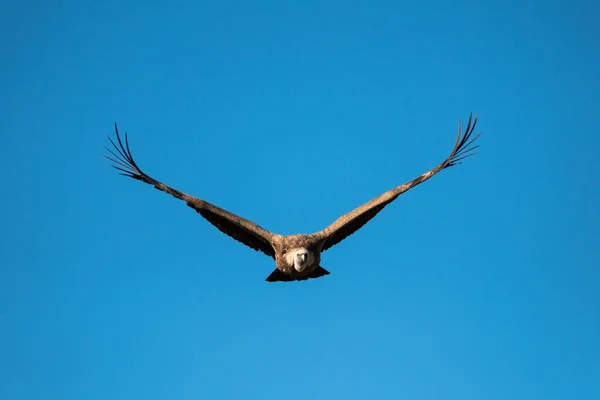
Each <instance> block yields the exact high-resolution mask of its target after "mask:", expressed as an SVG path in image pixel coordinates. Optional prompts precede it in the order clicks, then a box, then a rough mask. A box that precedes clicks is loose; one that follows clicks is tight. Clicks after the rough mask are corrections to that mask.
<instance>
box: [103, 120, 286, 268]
mask: <svg viewBox="0 0 600 400" xmlns="http://www.w3.org/2000/svg"><path fill="white" fill-rule="evenodd" d="M115 131H116V134H117V142H118V144H119V145H118V146H117V145H116V144H115V142H114V141H113V140H112V139H111V138H110V137H109V138H108V140H110V142H111V143H112V145H113V147H114V148H115V150H116V153H115V152H114V151H112V150H111V149H109V148H106V147H105V148H106V150H108V151H109V152H110V154H111V155H112V157H111V156H105V157H106V158H108V159H109V160H110V161H112V162H113V163H114V165H112V167H114V168H116V169H118V170H119V171H121V174H120V175H124V176H128V177H130V178H133V179H137V180H139V181H142V182H145V183H149V184H150V185H153V186H154V187H155V188H156V189H158V190H161V191H163V192H165V193H168V194H170V195H171V196H173V197H175V198H178V199H179V200H183V201H185V202H186V204H187V205H188V206H190V207H191V208H193V209H194V210H196V212H198V213H199V214H200V215H202V216H203V217H204V218H205V219H206V220H208V222H210V223H211V224H213V225H214V226H215V227H217V228H218V229H219V230H220V231H221V232H223V233H225V234H227V235H228V236H231V237H232V238H234V239H235V240H237V241H239V242H241V243H243V244H245V245H246V246H248V247H251V248H253V249H254V250H257V251H262V252H263V253H265V254H266V255H268V256H271V257H273V258H275V251H274V249H273V246H272V245H271V240H272V238H273V236H274V235H273V234H272V233H271V232H269V231H267V230H266V229H263V228H261V227H260V226H258V225H257V224H255V223H254V222H252V221H249V220H247V219H244V218H242V217H239V216H237V215H235V214H233V213H230V212H229V211H227V210H224V209H222V208H219V207H217V206H215V205H214V204H211V203H209V202H208V201H205V200H202V199H199V198H197V197H193V196H190V195H188V194H185V193H182V192H180V191H179V190H176V189H173V188H171V187H169V186H167V185H165V184H163V183H161V182H159V181H157V180H156V179H154V178H152V177H150V176H148V175H146V174H145V173H144V172H142V170H141V169H140V168H139V167H138V165H137V164H136V162H135V161H134V160H133V156H132V155H131V151H130V150H129V143H128V140H127V133H125V144H123V141H121V137H120V136H119V130H118V129H117V124H116V123H115Z"/></svg>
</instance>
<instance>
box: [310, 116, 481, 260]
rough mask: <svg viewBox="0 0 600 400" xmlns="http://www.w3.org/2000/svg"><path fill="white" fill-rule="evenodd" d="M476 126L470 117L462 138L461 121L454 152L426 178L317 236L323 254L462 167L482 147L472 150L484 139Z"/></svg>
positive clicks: (378, 199)
mask: <svg viewBox="0 0 600 400" xmlns="http://www.w3.org/2000/svg"><path fill="white" fill-rule="evenodd" d="M476 124H477V117H475V119H474V120H473V114H472V113H471V114H470V115H469V122H468V124H467V128H466V130H465V134H464V135H462V137H461V131H462V125H461V123H460V121H459V123H458V136H457V138H456V143H455V145H454V148H453V149H452V152H451V153H450V155H449V156H448V158H446V159H445V160H444V161H443V162H442V163H440V164H439V165H437V166H436V167H435V168H433V169H431V170H430V171H427V172H425V173H424V174H422V175H420V176H418V177H416V178H415V179H413V180H411V181H410V182H407V183H405V184H403V185H401V186H398V187H396V188H394V189H391V190H389V191H387V192H385V193H383V194H382V195H380V196H378V197H376V198H374V199H373V200H371V201H369V202H367V203H365V204H363V205H362V206H360V207H358V208H356V209H354V210H353V211H351V212H349V213H348V214H345V215H343V216H341V217H340V218H338V219H337V220H336V221H334V222H333V223H332V224H331V225H329V226H328V227H327V228H325V229H324V230H322V231H320V232H318V233H317V235H320V236H321V237H322V238H323V239H322V240H323V248H322V251H325V250H327V249H329V248H331V247H333V246H335V245H336V244H338V243H339V242H341V241H342V240H344V239H346V238H347V237H348V236H350V235H352V234H353V233H354V232H356V231H357V230H359V229H360V228H362V227H363V226H364V225H365V224H366V223H367V222H369V221H370V220H371V219H372V218H373V217H375V215H377V213H379V212H380V211H381V210H383V208H384V207H385V206H387V205H388V204H390V203H391V202H393V201H394V200H396V199H397V198H398V196H400V195H401V194H402V193H404V192H406V191H407V190H409V189H411V188H413V187H415V186H417V185H418V184H420V183H423V182H425V181H426V180H427V179H429V178H431V177H432V176H433V175H435V174H437V173H438V172H440V171H441V170H443V169H445V168H448V167H452V166H454V165H458V164H461V163H462V161H463V160H464V159H465V158H467V157H470V156H472V155H474V154H475V152H474V150H475V149H476V148H477V147H479V146H473V143H474V142H475V140H476V139H477V138H478V137H479V136H480V135H481V133H478V134H476V135H475V136H473V131H474V130H475V125H476Z"/></svg>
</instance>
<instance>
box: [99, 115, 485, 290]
mask: <svg viewBox="0 0 600 400" xmlns="http://www.w3.org/2000/svg"><path fill="white" fill-rule="evenodd" d="M472 117H473V115H472V114H471V115H470V116H469V122H468V124H467V129H466V131H465V133H464V135H462V137H461V123H460V121H459V123H458V136H457V138H456V143H455V145H454V148H453V149H452V152H451V153H450V155H449V156H448V157H447V158H446V159H445V160H444V161H442V163H440V164H439V165H438V166H436V167H435V168H433V169H432V170H430V171H427V172H425V173H424V174H422V175H420V176H418V177H416V178H415V179H413V180H411V181H410V182H407V183H405V184H403V185H401V186H398V187H396V188H394V189H391V190H389V191H387V192H385V193H383V194H382V195H380V196H378V197H376V198H374V199H373V200H371V201H369V202H367V203H365V204H363V205H362V206H360V207H358V208H356V209H355V210H353V211H351V212H349V213H348V214H346V215H343V216H341V217H340V218H338V219H337V220H336V221H334V222H333V223H332V224H331V225H329V226H328V227H327V228H325V229H323V230H322V231H319V232H316V233H312V234H298V235H289V236H283V235H278V234H275V233H272V232H269V231H268V230H266V229H264V228H261V227H260V226H258V225H257V224H255V223H254V222H252V221H249V220H247V219H244V218H242V217H239V216H237V215H235V214H233V213H230V212H229V211H226V210H224V209H222V208H219V207H217V206H216V205H214V204H211V203H209V202H207V201H205V200H202V199H200V198H197V197H193V196H190V195H188V194H185V193H183V192H180V191H179V190H176V189H173V188H171V187H169V186H167V185H165V184H163V183H161V182H159V181H157V180H156V179H154V178H151V177H150V176H148V175H146V174H145V173H144V172H142V170H141V169H140V167H139V166H138V165H137V164H136V162H135V161H134V160H133V157H132V155H131V151H130V150H129V142H128V139H127V133H125V140H124V141H122V140H121V137H120V136H119V131H118V129H117V124H116V123H115V132H116V137H117V142H118V144H119V145H118V146H117V145H116V144H115V142H114V141H113V140H112V139H111V138H110V137H109V138H108V140H110V142H111V143H112V145H113V147H114V149H115V151H116V153H115V152H114V151H112V150H110V149H109V148H106V147H105V148H106V150H108V151H109V152H110V154H111V156H112V157H111V156H105V157H106V158H108V159H109V160H110V161H112V162H113V163H114V165H112V166H113V167H114V168H116V169H118V170H119V171H121V173H120V174H121V175H125V176H128V177H131V178H134V179H137V180H139V181H142V182H145V183H149V184H150V185H153V186H154V187H155V188H156V189H158V190H161V191H163V192H166V193H168V194H170V195H171V196H173V197H176V198H178V199H179V200H183V201H185V203H186V204H187V205H188V206H190V207H191V208H193V209H194V210H196V212H198V213H199V214H200V215H202V216H203V217H204V218H205V219H207V220H208V222H210V223H211V224H213V225H214V226H215V227H217V228H218V229H219V230H220V231H221V232H223V233H225V234H227V235H229V236H231V237H232V238H234V239H235V240H237V241H239V242H241V243H243V244H245V245H246V246H248V247H251V248H253V249H254V250H256V251H261V252H263V253H264V254H266V255H267V256H269V257H272V258H273V259H275V265H276V266H277V268H276V269H275V270H274V271H273V272H272V273H271V274H270V275H269V276H268V277H267V279H266V280H267V281H268V282H277V281H284V282H290V281H302V280H306V279H308V278H318V277H321V276H324V275H329V272H328V271H326V270H325V269H324V268H323V267H321V266H320V263H321V253H322V252H323V251H325V250H327V249H329V248H331V247H332V246H335V245H336V244H338V243H340V242H341V241H342V240H344V239H345V238H347V237H348V236H350V235H351V234H353V233H354V232H356V231H357V230H359V229H360V228H361V227H362V226H363V225H365V224H366V223H367V222H369V220H371V218H373V217H374V216H375V215H377V213H379V212H380V211H381V210H383V208H384V207H385V206H387V205H388V204H390V203H391V202H392V201H394V200H396V198H398V196H400V195H401V194H402V193H404V192H406V191H407V190H409V189H411V188H413V187H415V186H417V185H418V184H420V183H422V182H425V181H426V180H427V179H429V178H431V177H432V176H433V175H435V174H437V173H438V172H440V171H441V170H443V169H445V168H448V167H451V166H453V165H456V164H460V161H461V160H463V159H465V158H466V157H469V156H471V155H473V154H475V153H474V152H473V150H475V149H476V148H477V147H478V146H472V144H473V142H474V141H475V140H476V139H477V138H478V137H479V135H481V133H479V134H477V135H476V136H475V137H471V136H472V134H473V131H474V129H475V125H476V124H477V117H476V118H475V119H474V120H472Z"/></svg>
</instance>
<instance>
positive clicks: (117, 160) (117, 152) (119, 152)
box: [104, 122, 144, 180]
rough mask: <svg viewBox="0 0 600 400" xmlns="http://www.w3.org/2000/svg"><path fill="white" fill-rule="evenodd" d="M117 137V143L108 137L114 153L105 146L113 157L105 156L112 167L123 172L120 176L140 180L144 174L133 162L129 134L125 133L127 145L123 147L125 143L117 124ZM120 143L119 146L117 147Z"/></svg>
mask: <svg viewBox="0 0 600 400" xmlns="http://www.w3.org/2000/svg"><path fill="white" fill-rule="evenodd" d="M115 136H116V138H117V140H116V143H115V141H114V140H113V139H111V138H110V136H108V135H107V136H106V137H107V138H108V140H109V141H110V144H112V146H113V148H114V151H113V150H111V149H110V148H108V147H106V146H104V148H105V149H106V150H107V151H108V152H109V153H110V155H111V156H112V157H111V156H108V155H105V156H104V157H106V158H107V159H108V160H110V161H111V162H112V164H111V167H113V168H115V169H116V170H118V171H121V172H120V173H119V175H124V176H128V177H130V178H134V179H138V180H140V179H141V178H142V177H143V176H144V173H143V172H142V171H141V170H140V168H139V167H138V166H137V164H136V163H135V161H134V160H133V156H132V155H131V150H130V149H129V141H128V140H127V132H125V145H123V141H122V140H121V135H120V134H119V128H118V127H117V123H116V122H115ZM117 143H118V145H117Z"/></svg>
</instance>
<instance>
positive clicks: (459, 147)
mask: <svg viewBox="0 0 600 400" xmlns="http://www.w3.org/2000/svg"><path fill="white" fill-rule="evenodd" d="M478 119H479V115H477V116H475V119H473V113H471V114H469V121H468V122H467V128H466V129H465V133H464V135H463V136H462V138H461V137H460V129H461V124H460V122H459V125H458V126H459V133H458V134H459V138H458V140H457V143H456V146H455V147H454V151H453V152H452V154H451V155H450V158H449V159H448V163H447V164H446V167H452V166H454V165H458V164H460V163H461V161H462V160H464V159H465V158H467V157H471V156H473V155H475V154H476V153H475V151H474V150H475V149H476V148H478V147H479V145H477V146H473V143H474V142H475V140H477V138H479V136H481V134H482V133H483V132H479V133H477V134H476V135H475V136H474V137H473V132H474V131H475V126H476V125H477V120H478Z"/></svg>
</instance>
